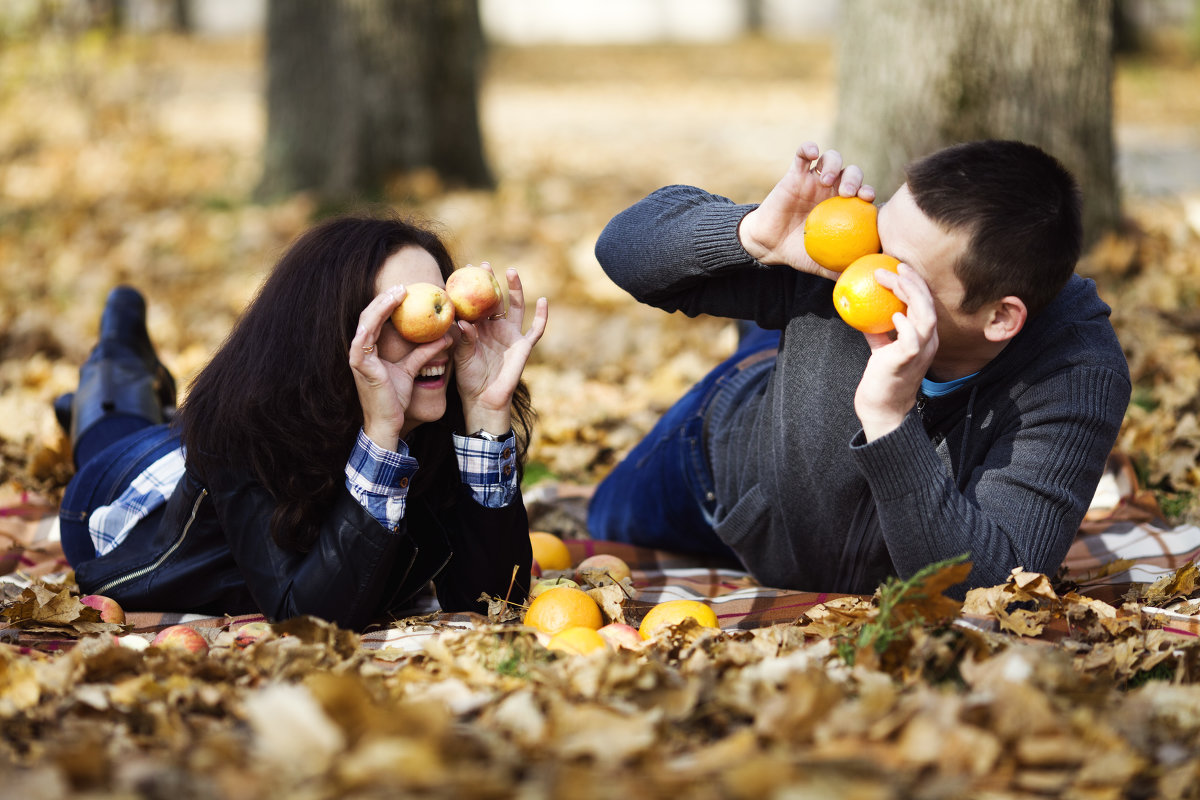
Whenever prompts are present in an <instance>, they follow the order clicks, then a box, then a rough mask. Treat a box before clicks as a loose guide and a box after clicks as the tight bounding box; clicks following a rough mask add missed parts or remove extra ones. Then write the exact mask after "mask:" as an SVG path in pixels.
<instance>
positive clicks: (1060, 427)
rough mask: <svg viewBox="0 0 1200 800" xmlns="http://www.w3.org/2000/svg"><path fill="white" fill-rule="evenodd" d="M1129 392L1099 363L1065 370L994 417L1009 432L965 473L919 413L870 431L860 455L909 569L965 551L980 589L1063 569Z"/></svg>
mask: <svg viewBox="0 0 1200 800" xmlns="http://www.w3.org/2000/svg"><path fill="white" fill-rule="evenodd" d="M1128 398H1129V384H1128V382H1127V381H1124V380H1123V379H1122V378H1121V376H1119V375H1116V374H1114V373H1113V372H1111V371H1108V370H1104V369H1098V368H1097V369H1077V370H1064V371H1062V372H1060V373H1058V374H1057V375H1055V376H1054V377H1053V378H1051V379H1050V380H1047V381H1044V382H1041V383H1039V384H1037V385H1035V386H1033V387H1028V388H1027V389H1026V391H1025V392H1024V394H1023V395H1022V396H1021V397H1020V398H1019V399H1018V409H1019V411H1018V413H1017V414H1016V415H1014V418H1013V419H1011V420H1008V421H1007V422H1006V421H1004V420H991V421H989V420H985V423H989V422H990V423H991V424H994V425H995V426H997V427H998V429H999V433H997V434H995V439H994V441H993V442H992V444H991V446H990V447H989V448H988V455H987V458H986V459H985V460H984V461H983V462H982V463H980V464H979V465H978V466H977V467H975V468H974V469H972V470H971V471H970V472H969V473H968V474H965V475H951V474H950V471H949V469H948V468H947V466H946V462H945V460H943V459H942V458H941V457H939V454H938V452H937V450H936V448H935V447H934V445H933V444H932V443H931V442H930V441H929V439H928V438H927V436H926V434H925V430H924V427H923V426H922V424H921V422H920V419H919V418H918V417H917V416H916V414H915V413H911V414H910V415H909V417H908V418H907V419H906V420H905V421H904V423H903V424H902V425H901V426H900V427H899V428H898V429H896V430H895V431H893V432H891V433H890V434H888V435H887V436H883V437H880V438H879V439H876V440H875V441H872V442H869V443H868V442H865V440H864V438H863V435H862V432H861V431H860V432H859V433H858V435H857V436H856V437H855V439H854V441H853V442H852V443H851V451H852V454H853V457H854V459H855V461H856V463H857V465H858V468H859V469H860V471H861V472H862V474H863V475H864V476H865V478H866V480H867V482H868V483H869V484H870V486H871V491H872V494H873V496H874V498H875V501H876V503H877V508H878V512H879V522H880V528H881V530H882V533H883V537H884V539H885V541H886V543H887V548H888V552H889V554H890V555H891V558H892V562H893V564H894V565H895V567H896V570H897V571H898V573H899V574H900V575H901V576H905V577H907V576H909V575H912V574H913V573H914V572H916V571H918V570H919V569H921V568H922V567H924V566H926V565H928V564H931V563H935V562H937V561H941V560H944V559H947V558H951V557H954V556H958V555H962V554H966V555H967V556H968V557H969V558H970V560H971V561H972V562H973V568H972V570H971V574H970V576H969V577H968V579H967V585H968V587H974V586H992V585H996V584H999V583H1003V582H1004V580H1005V579H1006V578H1007V577H1008V575H1009V573H1010V572H1011V571H1012V570H1013V569H1014V568H1015V567H1023V568H1025V569H1027V570H1030V571H1036V572H1043V573H1049V574H1053V573H1054V572H1056V571H1057V570H1058V567H1059V566H1060V565H1061V564H1062V560H1063V559H1064V558H1065V557H1066V553H1067V550H1068V549H1069V548H1070V546H1071V542H1072V541H1073V540H1074V538H1075V534H1076V532H1077V531H1078V529H1079V524H1080V522H1081V521H1082V520H1083V515H1084V514H1085V513H1086V511H1087V507H1088V504H1089V502H1090V500H1091V497H1092V495H1093V493H1094V492H1095V489H1096V485H1097V483H1098V482H1099V480H1100V475H1101V472H1102V470H1103V466H1104V463H1105V460H1106V458H1107V456H1108V453H1109V451H1110V450H1111V448H1112V446H1113V443H1114V442H1115V441H1116V436H1117V433H1118V430H1119V425H1120V419H1121V417H1122V413H1123V410H1124V408H1125V405H1126V404H1127V403H1128ZM1018 417H1019V418H1018ZM969 427H970V426H968V428H969ZM972 435H976V436H978V435H983V434H981V433H980V432H979V431H976V432H974V433H973V434H972ZM959 446H964V445H963V443H961V442H960V443H959ZM960 590H961V589H960Z"/></svg>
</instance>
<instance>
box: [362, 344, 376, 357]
mask: <svg viewBox="0 0 1200 800" xmlns="http://www.w3.org/2000/svg"><path fill="white" fill-rule="evenodd" d="M363 352H364V353H366V354H367V355H371V353H374V352H375V345H373V344H368V345H365V346H364V347H363Z"/></svg>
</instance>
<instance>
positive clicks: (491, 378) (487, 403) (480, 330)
mask: <svg viewBox="0 0 1200 800" xmlns="http://www.w3.org/2000/svg"><path fill="white" fill-rule="evenodd" d="M480 266H482V267H483V268H484V269H487V270H489V271H491V267H490V266H489V265H488V263H487V262H484V263H483V264H481V265H480ZM505 279H506V280H507V282H508V311H507V312H502V311H498V312H497V313H496V314H493V315H492V316H491V317H485V318H483V319H480V320H477V321H476V322H475V323H474V324H472V323H470V322H466V321H465V320H459V321H458V322H456V323H455V328H456V329H457V333H456V336H455V339H456V346H455V348H454V374H455V376H456V379H457V381H458V392H459V395H460V396H461V397H462V402H463V414H464V416H465V417H466V426H467V429H466V430H465V431H462V433H474V432H475V431H477V430H481V429H482V430H485V431H487V432H488V433H492V434H496V435H501V434H503V433H506V432H507V431H508V430H509V429H510V428H511V427H512V418H511V411H510V408H511V404H512V396H513V392H514V391H515V390H516V388H517V383H518V382H519V381H520V380H521V373H522V372H523V371H524V369H525V362H526V361H528V360H529V354H530V352H532V351H533V346H534V345H535V344H537V343H538V340H539V339H541V338H542V334H543V333H545V331H546V319H547V316H548V313H549V302H548V301H547V300H546V298H544V297H541V298H538V301H537V305H536V308H535V311H534V316H533V322H532V323H531V324H530V326H529V331H528V332H526V333H525V334H522V333H521V329H522V326H523V323H524V321H525V293H524V291H523V290H522V288H521V278H520V277H519V276H518V275H517V271H516V270H515V269H511V268H510V269H508V270H506V271H505Z"/></svg>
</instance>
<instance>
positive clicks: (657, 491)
mask: <svg viewBox="0 0 1200 800" xmlns="http://www.w3.org/2000/svg"><path fill="white" fill-rule="evenodd" d="M778 347H779V331H767V330H763V329H762V328H757V327H756V328H753V329H752V330H751V331H750V332H748V334H747V335H745V336H744V337H743V338H742V341H741V343H740V344H739V345H738V349H737V352H735V353H734V354H733V355H732V356H730V357H729V358H727V359H726V360H725V361H723V362H721V363H720V364H718V365H717V366H716V367H715V368H714V369H713V370H712V371H711V372H709V373H708V375H706V376H705V377H704V378H703V380H701V381H700V382H699V383H697V384H696V385H695V386H693V387H692V388H691V389H689V390H688V392H687V394H685V395H684V396H683V397H682V398H680V399H679V400H678V401H676V403H675V405H673V406H671V408H669V409H668V410H667V412H666V413H665V414H663V416H662V418H661V419H659V421H658V423H657V424H655V426H654V428H653V429H651V431H650V432H649V433H648V434H646V437H645V438H644V439H642V441H641V442H639V443H638V444H637V446H636V447H634V448H633V450H631V451H630V452H629V455H628V456H626V457H625V459H624V460H623V461H622V462H621V463H620V464H618V465H617V466H616V467H615V468H614V469H613V471H612V472H611V473H609V475H608V476H607V477H606V478H605V479H604V480H603V481H601V482H600V485H599V486H597V487H596V492H595V494H594V495H593V496H592V500H591V502H590V503H589V505H588V532H589V534H590V535H591V536H592V537H593V538H595V539H607V540H609V541H616V542H628V543H630V544H635V545H640V546H643V547H652V548H654V549H657V550H667V551H671V552H676V553H696V554H701V555H712V556H719V557H723V558H731V559H733V560H735V561H736V560H737V556H736V555H735V554H734V552H733V550H731V549H730V548H729V546H728V545H727V544H725V543H724V542H723V541H721V539H720V538H719V537H718V536H717V534H716V533H715V532H714V531H713V521H714V517H713V514H714V512H715V511H716V505H717V500H716V494H715V491H714V486H713V477H712V468H711V466H710V465H709V462H708V454H707V453H706V452H705V442H704V416H705V412H706V411H707V410H708V405H709V402H710V401H711V400H712V398H713V396H714V395H715V394H716V393H717V391H719V390H720V389H721V388H722V387H723V386H725V385H727V384H728V382H729V381H730V380H734V379H736V378H737V377H738V376H739V374H740V373H741V371H742V370H743V369H744V368H745V367H744V365H743V362H744V361H745V360H746V358H747V357H748V356H750V355H752V354H754V353H758V352H762V351H764V350H775V349H778ZM765 366H769V365H765V364H764V362H762V361H758V362H756V363H755V367H754V368H756V369H762V368H764V367H765Z"/></svg>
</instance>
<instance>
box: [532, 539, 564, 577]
mask: <svg viewBox="0 0 1200 800" xmlns="http://www.w3.org/2000/svg"><path fill="white" fill-rule="evenodd" d="M529 544H530V545H531V546H532V547H533V561H534V563H535V564H536V565H537V566H536V568H535V569H534V571H533V572H534V574H535V575H541V574H542V572H543V571H544V570H548V569H570V568H571V552H570V551H569V550H567V546H566V544H564V543H563V540H562V539H560V538H558V537H557V536H555V535H554V534H553V533H547V532H546V531H530V532H529Z"/></svg>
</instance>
